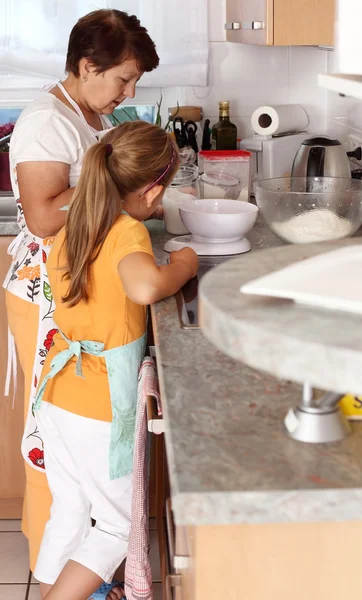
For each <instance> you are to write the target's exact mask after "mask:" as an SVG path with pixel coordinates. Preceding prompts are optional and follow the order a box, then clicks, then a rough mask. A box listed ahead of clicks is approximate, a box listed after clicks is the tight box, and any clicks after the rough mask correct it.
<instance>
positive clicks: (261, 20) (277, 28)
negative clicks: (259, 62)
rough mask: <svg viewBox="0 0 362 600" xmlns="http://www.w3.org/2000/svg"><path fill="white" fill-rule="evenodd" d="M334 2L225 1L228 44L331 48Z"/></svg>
mask: <svg viewBox="0 0 362 600" xmlns="http://www.w3.org/2000/svg"><path fill="white" fill-rule="evenodd" d="M335 1H336V0H226V25H225V27H226V30H227V34H226V38H227V40H228V41H229V42H242V43H245V44H258V45H263V46H265V45H267V46H333V45H334V23H335Z"/></svg>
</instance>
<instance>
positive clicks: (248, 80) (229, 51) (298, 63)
mask: <svg viewBox="0 0 362 600" xmlns="http://www.w3.org/2000/svg"><path fill="white" fill-rule="evenodd" d="M195 1H197V0H195ZM225 12H226V11H225V0H209V34H210V73H209V87H208V88H207V89H204V88H165V89H162V90H161V89H160V88H152V89H150V88H138V90H137V95H136V101H137V102H140V103H145V102H156V101H158V100H159V99H160V96H161V93H162V95H163V111H162V115H163V118H164V120H165V119H166V118H167V108H168V107H170V106H176V104H177V102H179V103H180V104H181V105H182V104H195V105H200V106H202V108H203V111H204V116H205V117H209V118H210V119H211V122H215V121H216V120H217V118H218V102H219V101H220V100H229V101H230V102H231V117H232V120H233V121H234V122H235V123H236V124H237V125H238V129H239V136H240V137H246V136H248V135H250V133H251V129H250V116H251V114H252V113H253V111H254V110H255V108H257V107H258V106H259V105H262V104H285V103H299V104H302V105H303V106H304V108H305V109H306V111H307V113H308V115H309V117H310V130H311V131H313V132H322V131H324V130H325V127H326V124H327V108H328V106H329V108H330V111H332V112H331V115H330V116H331V118H330V119H329V121H328V123H333V126H336V119H337V117H340V116H341V114H342V113H343V115H342V116H343V117H344V118H345V119H346V115H345V114H344V113H345V104H344V103H343V102H342V103H341V102H340V100H339V99H338V98H337V100H334V102H332V101H331V100H330V99H329V95H328V93H327V92H326V91H324V90H322V89H321V88H319V87H318V86H317V75H318V73H321V72H326V71H327V68H328V63H329V62H330V60H331V58H330V55H331V53H328V52H326V51H323V50H319V49H317V48H309V47H291V48H290V47H279V48H278V47H275V48H274V47H260V46H250V45H245V44H234V43H227V42H226V41H225V32H224V22H225ZM2 87H3V86H2ZM33 95H35V92H34V90H32V89H28V90H24V92H23V94H22V97H23V98H24V99H28V98H31V97H32V96H33ZM0 96H1V103H3V102H4V100H6V99H7V100H8V101H9V103H10V104H11V103H12V100H13V99H14V94H13V92H12V91H11V90H9V91H8V92H7V91H6V90H5V89H4V87H3V89H2V90H1V94H0ZM332 113H333V114H332ZM340 113H341V114H340ZM332 117H333V118H334V120H332ZM361 126H362V114H361ZM337 129H338V127H337Z"/></svg>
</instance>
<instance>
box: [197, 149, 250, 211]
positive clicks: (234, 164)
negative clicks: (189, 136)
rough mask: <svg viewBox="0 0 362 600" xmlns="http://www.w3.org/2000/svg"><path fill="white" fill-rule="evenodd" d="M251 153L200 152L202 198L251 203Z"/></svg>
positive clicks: (227, 151) (231, 151)
mask: <svg viewBox="0 0 362 600" xmlns="http://www.w3.org/2000/svg"><path fill="white" fill-rule="evenodd" d="M250 159H251V152H247V151H246V150H217V151H215V150H203V151H202V152H199V173H200V181H199V184H200V197H201V198H204V199H213V198H218V199H223V198H227V199H229V200H244V201H246V202H248V201H249V195H250Z"/></svg>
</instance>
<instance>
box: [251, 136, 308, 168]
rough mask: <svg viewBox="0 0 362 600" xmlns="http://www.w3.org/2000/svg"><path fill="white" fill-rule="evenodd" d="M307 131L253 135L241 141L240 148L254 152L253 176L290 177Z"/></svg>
mask: <svg viewBox="0 0 362 600" xmlns="http://www.w3.org/2000/svg"><path fill="white" fill-rule="evenodd" d="M308 135H309V134H307V133H294V134H290V135H282V136H278V137H270V136H261V135H253V136H252V137H249V138H245V139H244V140H242V141H241V142H240V149H242V150H248V151H249V152H252V154H253V161H252V165H251V172H252V176H254V177H255V176H256V178H258V179H271V178H274V177H290V174H291V171H292V165H293V159H294V156H295V154H296V152H297V150H298V148H299V147H300V145H301V143H302V142H303V141H304V140H305V139H306V138H307V137H308Z"/></svg>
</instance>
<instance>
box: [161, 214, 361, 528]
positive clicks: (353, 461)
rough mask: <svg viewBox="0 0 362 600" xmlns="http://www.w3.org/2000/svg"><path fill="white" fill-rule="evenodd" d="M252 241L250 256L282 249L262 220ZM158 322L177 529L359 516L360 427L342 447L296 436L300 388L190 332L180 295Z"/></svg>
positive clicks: (164, 308)
mask: <svg viewBox="0 0 362 600" xmlns="http://www.w3.org/2000/svg"><path fill="white" fill-rule="evenodd" d="M149 230H150V232H151V237H152V240H153V245H154V250H155V254H156V257H157V259H158V260H159V261H160V262H166V260H167V256H168V255H167V254H166V253H165V252H164V251H163V245H164V243H165V241H166V239H168V238H169V237H170V236H168V235H167V234H165V233H164V232H163V229H162V224H161V223H156V222H151V223H150V224H149ZM249 239H250V241H251V243H252V252H251V254H249V255H244V256H245V257H249V256H252V254H253V252H254V251H255V250H257V249H263V248H272V247H277V246H283V243H282V242H281V241H279V240H278V239H277V238H276V237H275V236H274V235H273V233H271V232H270V230H269V229H268V228H267V226H266V225H265V224H264V223H263V221H262V220H261V219H259V220H258V222H257V225H256V227H255V228H254V229H253V231H252V232H251V233H250V235H249ZM235 260H240V259H235ZM152 317H153V328H154V333H155V343H156V351H157V363H158V372H159V378H160V387H161V393H162V400H163V409H164V419H165V426H166V449H167V457H168V464H169V472H170V480H171V488H172V501H173V510H174V516H175V521H176V523H177V524H190V525H192V524H194V525H204V524H232V523H268V522H269V523H270V522H303V521H323V520H345V519H359V518H360V515H361V501H362V425H361V424H358V423H354V424H353V426H352V427H353V430H354V433H353V434H352V435H351V436H349V437H348V438H347V439H346V440H344V441H343V442H342V443H338V444H328V445H311V444H303V443H300V442H296V441H294V440H291V439H289V438H288V437H286V435H285V433H284V430H283V419H284V416H285V414H286V412H287V410H288V408H289V407H290V406H294V405H296V404H297V402H298V401H299V399H300V395H301V386H299V385H298V384H292V383H287V382H285V381H282V380H277V379H275V378H274V377H272V376H270V375H265V374H263V373H261V372H259V371H255V370H253V369H252V368H250V367H247V366H246V365H244V364H242V363H240V362H237V361H235V360H233V359H232V358H229V357H227V356H226V355H225V354H222V353H220V352H219V351H218V350H217V349H216V348H215V347H214V346H213V345H212V344H211V343H210V342H209V341H208V340H207V339H206V338H205V336H204V335H203V333H202V331H201V330H192V331H187V330H182V329H181V328H180V326H179V319H178V312H177V308H176V301H175V298H169V299H166V300H164V301H162V302H159V303H158V304H156V305H154V306H153V307H152Z"/></svg>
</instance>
